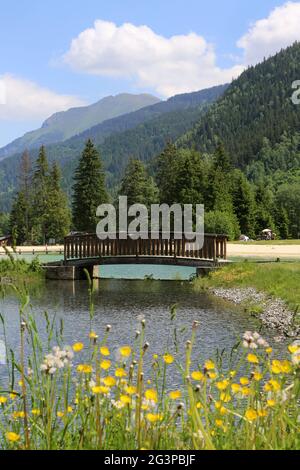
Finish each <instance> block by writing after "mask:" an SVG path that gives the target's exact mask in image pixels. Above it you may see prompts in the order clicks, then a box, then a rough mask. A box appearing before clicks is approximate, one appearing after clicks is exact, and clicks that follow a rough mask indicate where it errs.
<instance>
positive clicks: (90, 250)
mask: <svg viewBox="0 0 300 470" xmlns="http://www.w3.org/2000/svg"><path fill="white" fill-rule="evenodd" d="M226 248H227V237H226V236H225V235H205V236H204V243H203V246H202V248H200V247H199V246H198V245H197V243H196V242H193V241H190V240H189V239H188V238H186V237H185V236H184V235H183V236H181V238H180V239H178V238H176V237H175V236H174V234H173V235H171V236H170V237H169V238H168V239H164V238H163V236H162V234H160V235H159V238H158V239H156V240H153V239H150V238H149V239H147V240H143V239H138V240H132V239H131V238H127V239H125V240H124V239H121V238H120V237H119V236H117V238H116V239H115V240H113V239H111V238H108V239H106V240H100V239H99V238H98V237H97V236H96V234H77V235H72V236H68V237H66V238H65V242H64V263H63V265H62V266H61V267H60V274H58V278H61V279H63V278H71V279H78V278H82V277H83V276H84V269H87V270H88V271H89V273H90V275H91V277H99V275H96V272H95V271H94V267H95V266H96V267H97V266H101V265H109V264H110V265H112V264H114V265H116V264H132V265H135V264H152V265H167V266H190V267H195V268H197V270H199V271H200V270H201V269H202V270H207V269H210V268H213V267H215V266H216V265H217V264H218V262H219V261H220V260H223V261H224V260H226ZM52 268H53V269H52V274H51V266H50V267H49V272H47V274H48V277H51V278H57V277H55V276H56V274H55V275H54V266H53V267H52ZM97 272H99V270H97Z"/></svg>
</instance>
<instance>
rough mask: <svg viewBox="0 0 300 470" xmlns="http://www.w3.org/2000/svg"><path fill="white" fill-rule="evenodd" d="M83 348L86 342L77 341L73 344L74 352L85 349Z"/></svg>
mask: <svg viewBox="0 0 300 470" xmlns="http://www.w3.org/2000/svg"><path fill="white" fill-rule="evenodd" d="M83 348H84V344H82V343H75V344H74V345H73V351H74V352H80V351H82V350H83Z"/></svg>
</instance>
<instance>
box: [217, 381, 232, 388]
mask: <svg viewBox="0 0 300 470" xmlns="http://www.w3.org/2000/svg"><path fill="white" fill-rule="evenodd" d="M228 385H229V380H222V382H217V383H216V387H217V389H218V390H226V388H227V387H228Z"/></svg>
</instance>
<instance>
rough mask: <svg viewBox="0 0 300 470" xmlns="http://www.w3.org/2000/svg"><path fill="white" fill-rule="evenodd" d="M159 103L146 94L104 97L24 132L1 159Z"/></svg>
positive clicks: (62, 139)
mask: <svg viewBox="0 0 300 470" xmlns="http://www.w3.org/2000/svg"><path fill="white" fill-rule="evenodd" d="M159 101H160V100H159V99H158V98H156V97H155V96H152V95H148V94H140V95H133V94H129V93H122V94H119V95H117V96H107V97H106V98H103V99H102V100H100V101H98V102H97V103H94V104H91V105H89V106H81V107H78V108H71V109H69V110H68V111H63V112H59V113H55V114H53V115H52V116H50V117H49V118H48V119H47V120H46V121H45V122H44V123H43V125H42V127H41V128H40V129H37V130H34V131H32V132H27V133H26V134H25V135H24V136H23V137H20V138H19V139H16V140H14V141H13V142H11V143H10V144H8V145H6V146H5V147H3V148H1V149H0V160H1V159H2V158H6V157H8V156H10V155H13V154H15V153H17V152H22V151H23V150H24V148H27V149H32V148H38V147H39V146H41V145H49V144H51V143H57V142H63V141H65V140H67V139H69V138H71V137H73V136H74V135H77V134H79V133H81V132H84V131H85V130H86V129H89V128H91V127H93V126H95V125H97V124H100V123H102V122H103V121H106V120H108V119H113V118H115V117H118V116H122V115H124V114H128V113H131V112H133V111H137V110H139V109H141V108H144V107H148V106H151V105H153V104H156V103H158V102H159Z"/></svg>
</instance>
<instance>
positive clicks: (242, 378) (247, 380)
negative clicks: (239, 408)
mask: <svg viewBox="0 0 300 470" xmlns="http://www.w3.org/2000/svg"><path fill="white" fill-rule="evenodd" d="M240 383H241V384H242V385H249V383H250V381H249V379H247V377H241V379H240Z"/></svg>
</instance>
